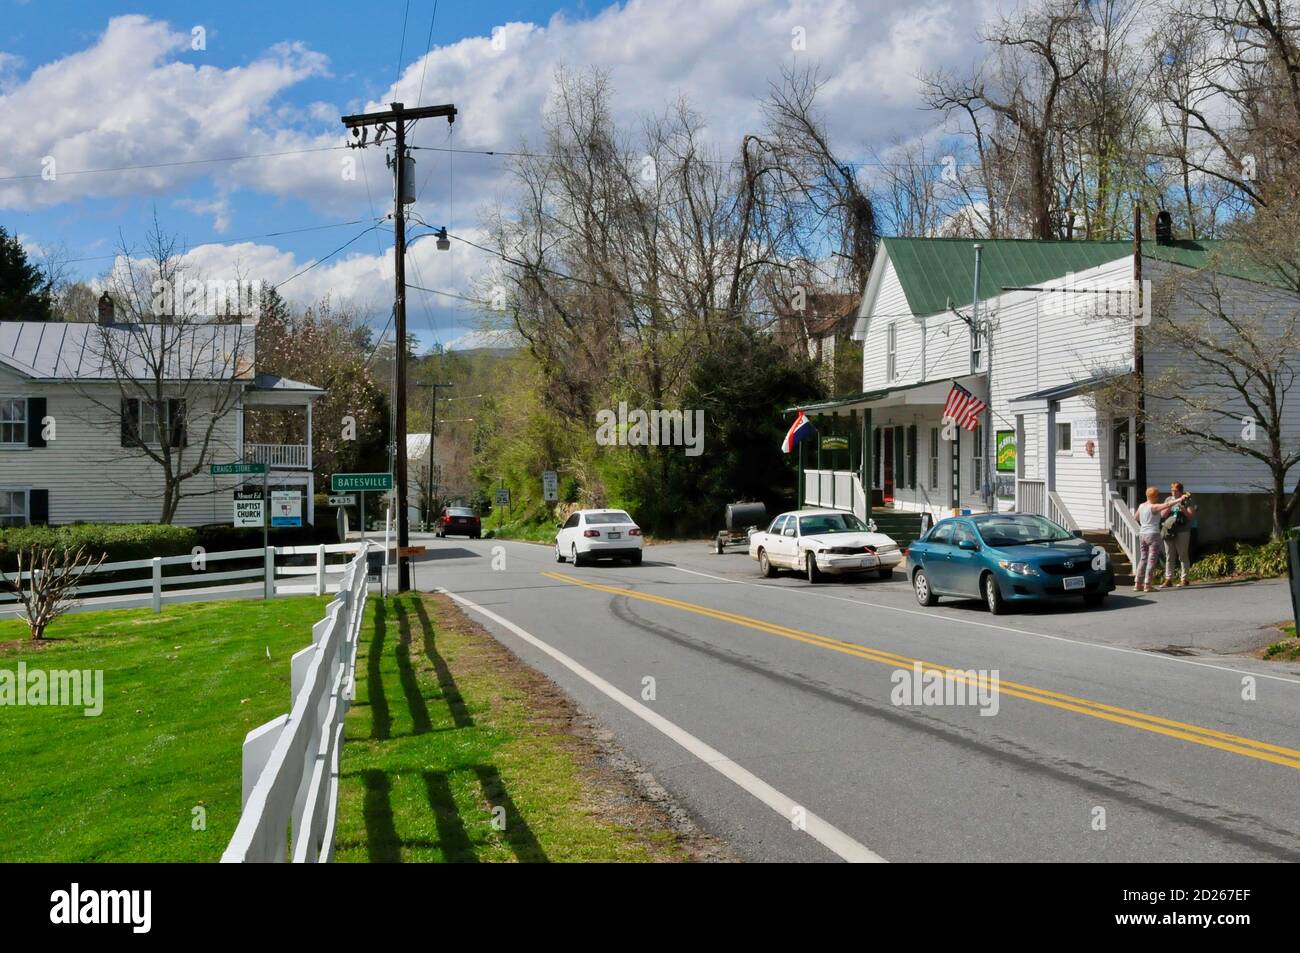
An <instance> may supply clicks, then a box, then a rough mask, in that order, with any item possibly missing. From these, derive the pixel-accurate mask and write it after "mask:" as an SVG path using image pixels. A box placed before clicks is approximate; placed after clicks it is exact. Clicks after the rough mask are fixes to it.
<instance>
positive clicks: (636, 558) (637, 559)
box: [631, 553, 641, 566]
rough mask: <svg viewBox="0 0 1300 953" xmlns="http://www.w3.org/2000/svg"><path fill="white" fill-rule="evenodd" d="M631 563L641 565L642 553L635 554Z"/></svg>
mask: <svg viewBox="0 0 1300 953" xmlns="http://www.w3.org/2000/svg"><path fill="white" fill-rule="evenodd" d="M631 563H632V565H633V566H639V565H641V554H640V553H637V554H636V555H634V556H633V557H632V559H631Z"/></svg>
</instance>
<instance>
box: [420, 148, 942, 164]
mask: <svg viewBox="0 0 1300 953" xmlns="http://www.w3.org/2000/svg"><path fill="white" fill-rule="evenodd" d="M410 148H412V149H419V150H421V151H423V152H451V153H455V154H458V155H472V156H496V157H504V158H515V159H569V158H572V156H566V155H560V154H558V153H551V152H524V151H519V150H511V149H457V148H453V147H450V146H411V147H410ZM691 161H692V162H706V163H709V164H710V165H724V166H730V165H735V164H737V163H739V162H740V160H739V159H706V158H704V157H703V156H692V157H691ZM840 165H841V166H842V167H845V168H852V169H857V168H881V169H913V168H939V169H941V168H944V167H945V166H946V165H947V163H944V162H915V163H912V162H881V161H879V160H876V159H851V160H847V161H844V162H841V163H840Z"/></svg>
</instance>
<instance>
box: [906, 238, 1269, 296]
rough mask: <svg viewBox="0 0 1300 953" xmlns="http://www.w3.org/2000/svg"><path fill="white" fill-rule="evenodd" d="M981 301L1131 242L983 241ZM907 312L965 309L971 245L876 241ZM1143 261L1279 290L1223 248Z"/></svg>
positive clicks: (1113, 255) (1160, 250)
mask: <svg viewBox="0 0 1300 953" xmlns="http://www.w3.org/2000/svg"><path fill="white" fill-rule="evenodd" d="M978 243H979V244H980V245H982V246H983V249H984V250H983V252H982V253H981V256H980V297H981V298H992V297H995V296H997V295H999V294H1001V293H1002V289H1003V288H1021V287H1026V286H1032V285H1036V284H1039V283H1041V282H1044V281H1051V280H1053V279H1055V278H1060V277H1062V276H1064V275H1067V274H1069V273H1071V272H1076V271H1084V270H1086V269H1088V268H1096V267H1098V266H1100V265H1104V264H1107V263H1108V262H1112V261H1115V260H1116V259H1119V258H1123V257H1124V256H1126V255H1131V254H1132V253H1133V243H1132V242H1130V241H1060V242H1046V241H1039V240H1037V239H1020V238H994V239H981V240H979V242H978ZM882 244H883V246H884V249H885V251H886V252H887V253H888V254H889V259H890V261H892V262H893V263H894V271H895V272H896V273H897V275H898V280H899V283H900V284H902V286H903V293H904V294H905V295H906V297H907V304H908V307H909V308H911V310H912V313H913V314H917V315H930V314H937V313H939V312H941V311H946V310H948V308H949V306H951V307H955V308H961V307H966V306H968V305H970V303H971V299H972V294H973V292H974V282H975V251H974V246H975V244H976V240H975V239H970V238H885V239H882ZM1142 255H1143V257H1145V258H1152V259H1157V260H1160V261H1167V262H1170V263H1172V264H1176V265H1183V266H1185V267H1188V268H1197V269H1199V268H1206V267H1209V266H1213V267H1214V270H1216V271H1218V272H1220V273H1222V274H1226V275H1230V276H1232V277H1236V278H1243V279H1245V280H1247V281H1257V282H1262V283H1264V284H1272V285H1278V286H1280V287H1285V286H1286V285H1285V282H1283V281H1281V280H1280V279H1279V276H1277V275H1275V274H1273V273H1271V272H1270V271H1268V270H1267V269H1266V268H1263V267H1261V266H1258V265H1252V264H1251V263H1249V262H1246V261H1244V260H1243V259H1242V258H1241V257H1240V256H1234V255H1233V254H1232V248H1231V246H1230V245H1229V244H1228V243H1226V242H1222V241H1204V242H1193V241H1177V242H1173V243H1170V244H1166V245H1161V244H1157V243H1155V242H1143V244H1142Z"/></svg>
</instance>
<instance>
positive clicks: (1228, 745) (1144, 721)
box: [542, 572, 1300, 770]
mask: <svg viewBox="0 0 1300 953" xmlns="http://www.w3.org/2000/svg"><path fill="white" fill-rule="evenodd" d="M542 575H543V576H546V577H547V578H548V579H555V580H558V581H559V582H563V583H568V584H569V585H573V586H581V587H582V588H584V589H592V590H595V591H597V592H605V593H609V594H610V595H616V596H625V597H627V598H629V599H640V600H642V601H644V602H653V603H656V604H657V605H662V606H667V607H669V608H673V609H680V610H682V611H683V612H691V613H694V614H696V615H702V616H708V617H709V618H712V619H718V620H719V621H722V622H730V623H732V624H733V625H738V626H743V627H745V628H748V629H754V630H756V631H759V632H766V633H768V634H770V635H777V636H780V637H782V638H786V639H791V640H793V641H796V642H803V643H804V644H806V645H811V646H814V647H816V648H821V649H827V650H829V651H832V652H839V653H841V654H843V655H852V656H855V657H857V658H861V659H866V660H867V661H870V662H877V663H879V664H881V665H888V666H891V667H893V668H900V667H901V668H912V667H913V666H915V665H920V666H921V668H922V670H923V671H927V672H936V673H939V674H942V675H943V676H944V677H945V678H949V679H952V680H954V681H959V682H963V683H966V684H979V683H980V680H979V679H978V678H975V679H972V678H971V672H970V670H969V669H961V668H956V667H953V666H948V665H943V664H940V663H937V662H927V661H925V660H924V659H917V658H911V657H910V656H906V655H899V654H897V653H895V652H888V651H885V650H883V649H875V648H870V647H868V646H865V645H858V644H857V643H854V642H845V641H842V640H840V639H835V638H831V637H830V636H826V635H819V634H817V633H815V632H805V631H803V630H801V629H792V628H790V627H788V626H784V625H778V624H777V623H774V622H766V621H764V620H762V619H755V618H751V617H750V616H744V615H739V614H738V613H735V612H727V611H726V610H723V609H712V608H709V607H708V606H701V605H696V604H695V603H693V602H683V601H682V600H680V599H672V598H669V597H667V596H657V595H653V594H652V593H648V592H638V591H637V590H635V589H625V588H622V587H620V586H607V585H603V584H601V583H595V582H588V581H586V580H582V579H574V578H573V577H571V576H565V575H561V574H559V573H554V572H544V573H542ZM998 690H999V692H1001V693H1003V694H1006V695H1010V696H1011V697H1013V698H1021V699H1024V700H1025V701H1031V702H1037V703H1038V704H1040V705H1048V706H1050V707H1052V708H1059V709H1061V710H1063V711H1070V712H1075V713H1076V714H1080V715H1087V716H1088V717H1090V718H1099V719H1102V720H1103V721H1109V722H1113V723H1115V724H1119V725H1127V726H1129V727H1131V728H1139V729H1141V730H1143V731H1150V732H1153V733H1155V734H1160V735H1165V736H1167V737H1170V738H1178V739H1180V740H1182V741H1189V742H1191V743H1193V744H1198V745H1204V746H1205V747H1209V748H1217V749H1218V750H1220V751H1228V752H1231V753H1232V754H1239V755H1244V756H1245V757H1248V758H1255V759H1257V760H1260V761H1269V762H1271V763H1273V764H1280V765H1283V766H1285V767H1288V768H1295V769H1296V770H1300V751H1297V750H1296V749H1294V748H1287V747H1283V746H1282V745H1275V744H1270V743H1269V742H1265V741H1257V740H1255V739H1253V738H1244V737H1242V736H1240V735H1233V734H1229V733H1227V732H1224V731H1218V730H1215V729H1213V728H1203V727H1201V726H1199V725H1192V724H1188V723H1187V722H1182V721H1175V720H1173V719H1171V718H1162V717H1160V716H1159V715H1151V714H1147V713H1146V712H1140V711H1134V710H1132V709H1128V708H1120V707H1118V706H1116V705H1108V704H1105V703H1103V702H1097V701H1092V700H1090V699H1087V698H1079V697H1077V696H1074V695H1066V694H1063V693H1061V692H1054V691H1049V690H1048V689H1045V688H1035V687H1034V686H1032V685H1023V684H1020V683H1018V682H1008V681H1002V680H999V684H998Z"/></svg>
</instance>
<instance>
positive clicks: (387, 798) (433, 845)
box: [340, 764, 549, 864]
mask: <svg viewBox="0 0 1300 953" xmlns="http://www.w3.org/2000/svg"><path fill="white" fill-rule="evenodd" d="M467 769H468V770H471V771H473V772H474V774H475V776H476V777H477V778H478V782H479V786H480V788H481V789H482V792H483V798H484V800H486V801H487V803H488V806H489V814H488V817H487V818H484V817H483V816H482V814H481V813H479V812H477V811H475V812H474V815H473V816H469V817H467V816H465V815H462V813H461V809H460V805H458V804H457V803H456V797H455V794H454V793H453V792H452V786H451V773H448V772H446V771H420V772H418V773H419V777H420V780H421V782H422V783H423V785H424V796H425V801H426V802H427V804H428V806H429V811H430V812H431V813H432V814H433V823H434V826H435V828H436V829H437V832H438V837H437V839H436V840H432V841H431V840H428V839H427V838H423V837H403V836H402V835H401V834H400V833H399V832H398V826H399V820H398V819H397V817H396V816H395V815H394V813H393V782H394V780H395V779H400V778H403V777H406V776H408V775H410V776H413V775H414V774H415V773H416V772H414V771H382V770H380V769H378V768H368V769H366V770H364V771H361V772H360V775H359V777H360V780H361V785H362V787H363V788H364V790H365V797H364V802H363V805H362V813H363V816H364V819H365V826H366V843H365V846H366V852H367V859H368V860H369V861H370V863H372V864H389V863H402V862H403V860H404V857H403V853H404V852H405V851H412V850H437V851H438V852H439V854H440V855H441V859H442V862H443V863H449V864H476V863H478V862H479V852H480V851H481V850H483V849H484V848H486V847H487V846H488V843H487V841H486V840H485V839H484V838H483V837H480V843H478V844H475V841H474V838H473V837H472V836H471V834H470V828H471V825H476V826H480V827H481V826H482V825H483V823H484V822H485V820H486V821H487V822H488V823H489V824H491V826H492V827H493V828H494V829H498V830H502V829H501V827H500V824H501V823H504V829H503V830H502V834H503V836H504V839H505V842H506V844H507V846H509V848H510V850H511V851H512V852H513V853H514V855H515V859H516V860H518V861H519V862H520V863H547V862H549V858H548V857H547V856H546V852H545V851H544V850H543V849H542V845H541V844H540V843H539V842H538V840H537V837H536V835H535V834H534V833H533V830H532V828H531V827H529V826H528V822H527V821H526V820H524V817H523V815H522V814H520V813H519V810H518V808H517V807H516V806H515V802H514V800H513V799H512V798H511V797H510V794H509V792H508V791H507V790H506V788H505V784H504V783H503V782H502V780H501V774H500V772H499V771H498V770H497V769H496V767H495V766H493V765H490V764H473V765H468V766H467ZM458 770H466V769H458ZM498 808H500V809H501V812H502V813H500V814H498V813H497V809H498ZM400 823H401V826H404V827H405V826H408V825H419V826H423V825H422V824H420V821H419V819H418V818H416V817H410V816H408V817H405V818H403V820H402V821H401V822H400ZM349 846H352V845H350V844H340V847H344V848H346V847H349Z"/></svg>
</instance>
